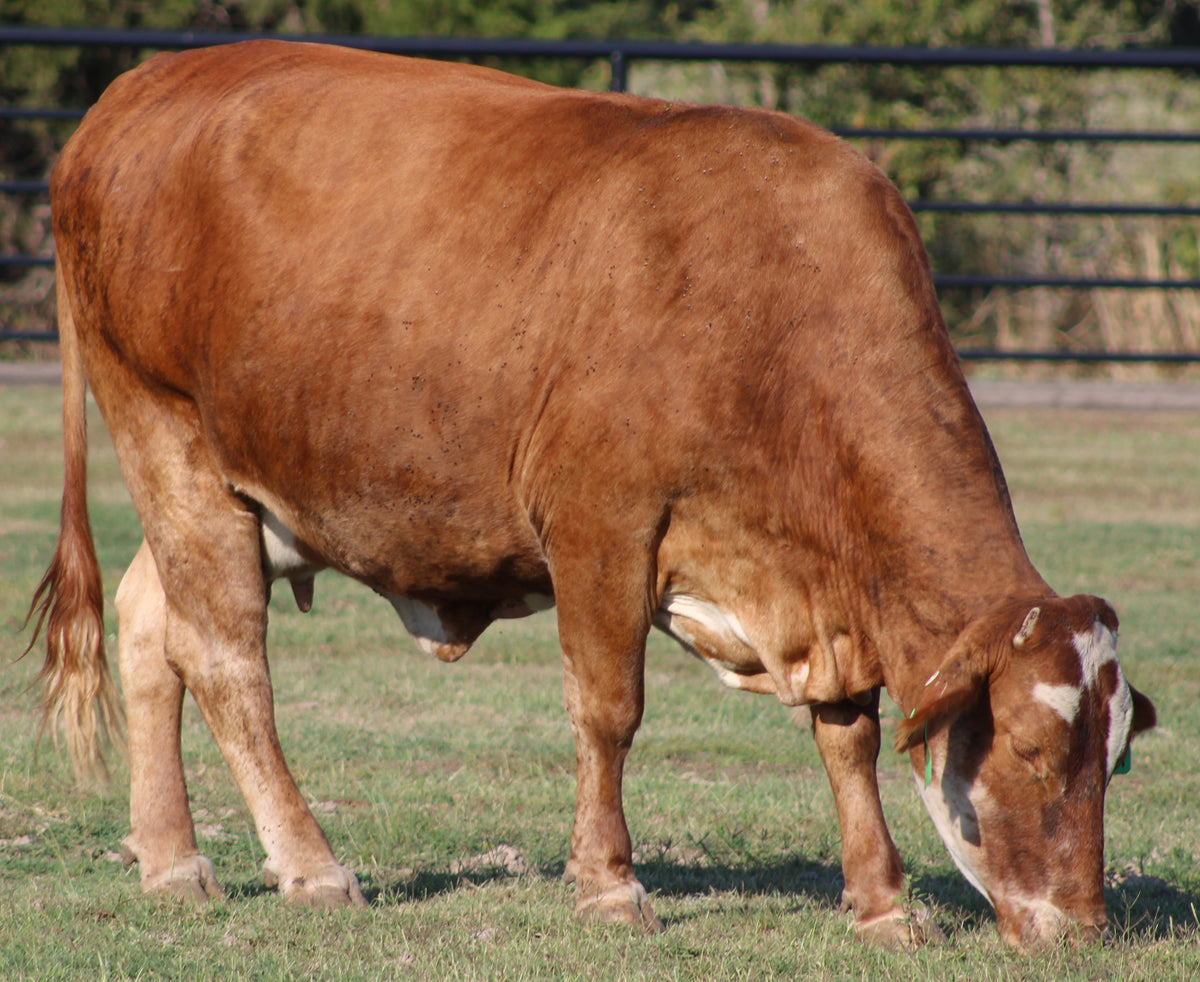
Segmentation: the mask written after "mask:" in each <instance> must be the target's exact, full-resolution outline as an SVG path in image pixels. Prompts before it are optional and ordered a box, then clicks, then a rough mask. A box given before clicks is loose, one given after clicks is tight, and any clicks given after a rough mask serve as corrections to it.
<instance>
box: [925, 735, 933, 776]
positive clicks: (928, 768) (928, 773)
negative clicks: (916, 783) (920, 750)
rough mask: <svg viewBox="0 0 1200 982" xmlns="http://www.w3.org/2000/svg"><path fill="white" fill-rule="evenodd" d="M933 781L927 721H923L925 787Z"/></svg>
mask: <svg viewBox="0 0 1200 982" xmlns="http://www.w3.org/2000/svg"><path fill="white" fill-rule="evenodd" d="M932 783H933V758H932V757H930V756H929V722H928V721H926V723H925V787H929V785H931V784H932Z"/></svg>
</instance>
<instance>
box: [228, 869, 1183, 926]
mask: <svg viewBox="0 0 1200 982" xmlns="http://www.w3.org/2000/svg"><path fill="white" fill-rule="evenodd" d="M562 873H563V867H562V865H561V864H558V865H553V866H548V867H543V868H541V869H539V870H538V871H537V872H536V873H531V874H522V875H533V876H539V877H541V878H543V879H547V880H561V878H562ZM638 876H639V878H640V880H641V881H642V884H643V885H644V886H645V887H646V889H647V890H648V891H649V892H650V893H651V895H658V896H666V897H674V898H682V897H702V896H707V895H709V894H712V893H730V892H735V893H743V894H748V895H751V896H756V895H757V896H785V897H794V898H796V899H797V900H798V901H803V902H804V903H805V904H808V903H811V904H813V905H816V906H826V907H828V908H830V909H836V908H837V907H838V905H839V903H840V901H841V892H842V872H841V867H840V865H839V864H838V863H836V862H827V861H821V860H813V859H806V858H804V857H801V856H790V857H781V859H780V860H779V861H778V862H767V863H758V864H754V863H751V864H739V865H732V864H720V863H715V864H714V863H706V864H703V865H700V864H687V863H681V862H676V861H671V860H667V859H658V860H654V859H652V860H649V861H646V862H642V863H640V864H638ZM516 878H517V876H516V875H514V874H513V873H511V872H508V871H506V870H503V869H500V868H495V869H479V870H472V871H467V872H461V873H451V872H448V871H447V872H439V871H419V872H416V873H414V874H412V875H410V876H407V877H405V878H403V879H396V880H392V881H390V882H388V881H381V880H374V879H372V878H370V877H369V876H366V877H364V879H363V883H362V887H363V896H364V897H365V899H366V900H367V903H369V904H370V905H371V906H374V907H386V906H392V905H400V904H404V903H412V902H420V901H422V900H428V899H431V898H433V897H437V896H440V895H444V894H449V893H453V892H454V891H456V890H460V889H463V888H464V887H465V886H471V887H477V886H484V885H486V884H489V883H497V882H501V881H505V880H512V879H516ZM265 892H267V891H266V888H265V887H263V886H261V884H258V885H255V884H252V883H250V884H246V883H244V884H239V885H232V887H231V889H230V890H229V894H230V896H231V897H257V896H260V895H262V894H263V893H265ZM913 894H914V896H915V897H916V898H917V899H919V900H921V901H922V902H924V903H926V904H928V905H930V906H931V907H932V908H933V910H934V914H935V917H936V919H937V920H938V922H939V924H940V925H941V926H942V927H943V929H945V930H946V932H947V934H950V935H954V934H958V933H961V932H967V933H971V932H975V931H979V930H987V929H988V928H992V929H994V925H995V916H994V914H993V912H992V908H991V906H990V905H989V904H988V903H987V901H986V900H985V899H984V898H983V897H981V896H980V895H979V894H978V893H976V892H975V890H974V889H973V888H972V887H970V886H969V885H968V884H967V883H966V881H965V880H963V879H962V878H961V877H960V876H958V875H957V874H953V873H951V874H926V875H921V876H915V877H914V878H913ZM1105 901H1106V903H1107V906H1108V912H1109V919H1110V935H1109V940H1110V942H1112V943H1117V944H1129V945H1137V944H1139V943H1145V942H1150V941H1168V940H1178V939H1180V937H1181V936H1184V935H1186V936H1190V937H1195V936H1196V934H1197V933H1198V932H1200V918H1198V917H1197V912H1198V911H1200V894H1196V893H1188V892H1186V891H1184V890H1181V889H1179V888H1178V887H1176V886H1175V885H1173V884H1171V883H1169V882H1167V881H1165V880H1162V879H1159V878H1157V877H1137V878H1134V879H1131V880H1130V881H1128V882H1126V883H1124V884H1121V885H1119V886H1116V887H1110V888H1108V889H1106V891H1105ZM676 919H677V918H673V920H676ZM684 919H686V918H684Z"/></svg>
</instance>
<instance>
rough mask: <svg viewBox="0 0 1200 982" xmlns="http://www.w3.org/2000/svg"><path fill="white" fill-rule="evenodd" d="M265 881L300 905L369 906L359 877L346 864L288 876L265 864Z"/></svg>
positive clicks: (320, 906)
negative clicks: (304, 874)
mask: <svg viewBox="0 0 1200 982" xmlns="http://www.w3.org/2000/svg"><path fill="white" fill-rule="evenodd" d="M263 883H264V884H266V886H267V887H268V888H273V887H278V888H279V893H280V895H282V897H283V899H284V900H286V901H287V902H288V903H289V904H295V905H296V906H298V907H318V908H323V909H326V910H328V909H331V908H334V907H365V906H366V905H367V902H366V901H365V900H363V895H362V891H361V890H359V888H358V880H357V879H356V878H355V876H354V874H353V873H351V872H350V871H349V870H348V869H346V867H345V866H338V865H336V864H331V865H330V866H327V867H325V868H324V869H322V870H320V871H319V872H317V873H314V874H312V875H309V876H286V875H280V873H279V872H278V871H277V870H276V869H275V868H274V867H272V866H271V865H270V862H269V861H268V862H266V863H263Z"/></svg>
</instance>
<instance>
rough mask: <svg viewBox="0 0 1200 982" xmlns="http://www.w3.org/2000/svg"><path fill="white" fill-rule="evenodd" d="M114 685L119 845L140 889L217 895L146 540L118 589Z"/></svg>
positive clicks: (163, 605)
mask: <svg viewBox="0 0 1200 982" xmlns="http://www.w3.org/2000/svg"><path fill="white" fill-rule="evenodd" d="M117 619H118V625H119V627H118V638H119V640H118V649H119V652H120V667H121V687H122V689H123V690H124V693H125V706H126V710H127V716H128V720H129V769H130V788H129V817H130V825H131V831H130V833H129V836H128V837H127V838H126V839H125V841H124V842H122V843H121V855H122V857H123V858H124V859H125V862H126V864H132V863H133V862H135V861H136V862H137V863H138V864H139V868H140V871H141V877H142V889H143V890H145V891H146V892H147V893H160V894H167V895H171V896H177V897H183V898H190V899H194V900H200V901H203V900H207V899H209V898H211V897H220V896H221V888H220V887H219V886H218V885H217V881H216V878H215V877H214V875H213V867H212V863H211V862H209V861H208V859H207V858H206V857H204V856H202V855H200V853H199V851H198V850H197V848H196V835H195V830H194V829H193V827H192V816H191V812H190V810H189V808H188V795H187V788H186V786H185V784H184V777H183V760H182V757H181V756H180V749H179V724H180V710H181V709H182V706H183V691H184V690H183V682H182V681H180V679H179V676H178V675H176V674H175V672H174V671H172V669H171V667H170V666H169V665H168V664H167V659H166V640H167V612H166V596H165V595H164V594H163V589H162V583H161V582H160V581H159V579H158V569H157V567H156V566H155V565H154V557H153V556H152V555H151V554H150V548H149V546H147V545H146V543H145V542H143V543H142V546H141V548H140V549H138V552H137V555H136V556H134V558H133V562H132V563H131V564H130V566H129V569H128V570H127V571H126V573H125V577H124V579H122V580H121V586H120V587H119V588H118V590H117Z"/></svg>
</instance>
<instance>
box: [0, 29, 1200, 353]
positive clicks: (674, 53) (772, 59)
mask: <svg viewBox="0 0 1200 982" xmlns="http://www.w3.org/2000/svg"><path fill="white" fill-rule="evenodd" d="M264 37H276V38H278V37H280V35H278V34H272V35H267V34H251V33H236V34H235V33H228V32H202V31H147V30H111V29H91V28H48V27H47V28H40V27H25V26H6V25H0V50H2V49H3V48H5V47H8V46H13V45H43V46H57V47H62V46H79V47H101V48H124V49H131V50H181V49H186V48H199V47H209V46H213V45H218V44H228V43H231V42H234V41H242V40H248V39H251V38H264ZM295 40H305V41H319V42H325V43H331V44H339V45H345V46H347V47H355V48H364V49H370V50H375V51H383V52H388V53H392V54H402V55H412V56H422V57H434V58H469V59H494V58H520V59H559V60H563V59H568V60H582V61H588V62H598V61H599V62H605V63H607V65H608V66H609V72H610V75H609V77H610V86H609V87H610V88H611V89H613V90H614V91H624V90H625V89H626V88H627V86H628V80H629V68H630V65H631V64H632V63H633V62H635V61H657V62H678V61H686V62H761V63H771V64H788V65H807V66H819V65H831V64H855V65H902V66H940V67H962V66H980V67H1010V68H1072V69H1080V70H1095V69H1154V70H1164V71H1187V72H1192V73H1200V49H1197V48H1169V49H1155V50H1133V49H1129V50H1091V49H1088V50H1060V49H1028V50H1026V49H993V48H970V49H951V48H932V49H928V48H889V47H837V46H819V45H770V44H700V43H675V42H660V41H620V40H611V41H591V40H575V41H539V40H521V39H487V38H392V37H370V36H361V35H350V36H332V35H324V36H318V35H305V36H304V37H302V38H295ZM82 116H83V110H82V109H64V108H60V107H45V108H28V107H11V106H0V121H2V120H5V119H10V120H18V119H53V120H73V119H79V118H81V117H82ZM833 131H834V132H835V133H837V134H838V135H840V136H843V137H845V138H848V139H886V140H952V141H959V142H962V143H969V144H983V143H1011V142H1014V141H1039V142H1053V143H1101V144H1104V143H1107V144H1119V143H1137V144H1145V145H1152V144H1167V143H1169V144H1200V130H1187V131H1164V130H1117V129H1112V130H1095V129H1072V130H1061V129H1056V130H1031V129H987V128H946V129H891V128H878V127H869V128H868V127H857V128H855V127H833ZM45 193H46V183H45V181H0V195H44V194H45ZM909 205H910V207H911V208H912V210H913V211H914V212H941V213H958V214H968V215H969V214H1005V215H1023V216H1030V215H1074V216H1084V217H1097V218H1104V217H1121V218H1128V217H1164V218H1200V206H1197V205H1190V204H1188V205H1183V204H1180V205H1174V204H1161V203H1118V202H1109V203H1087V204H1083V203H1077V202H1070V201H1058V202H1041V201H1038V202H1033V201H1018V202H990V203H980V202H969V201H929V200H915V201H910V202H909ZM53 262H54V260H53V257H52V256H44V255H42V256H35V255H3V256H0V269H3V268H10V269H11V268H20V267H38V266H51V265H53ZM934 282H935V284H936V285H937V287H938V289H939V290H941V291H947V290H962V289H996V288H999V289H1010V290H1011V289H1025V288H1031V287H1056V288H1067V289H1076V290H1090V289H1119V290H1200V279H1191V278H1184V279H1146V278H1130V277H1121V276H1107V277H1099V276H1055V275H1037V276H1014V275H1006V274H1005V273H1003V272H986V271H981V272H979V273H972V274H951V273H937V272H935V274H934ZM54 338H55V334H54V333H53V332H50V331H45V332H43V331H11V330H6V329H5V327H4V325H0V341H3V340H21V339H24V340H53V339H54ZM959 354H960V355H961V356H962V357H963V358H965V359H969V360H988V359H998V360H1014V361H1034V360H1036V361H1076V362H1081V361H1106V362H1159V363H1176V364H1178V363H1188V362H1200V351H1176V352H1136V351H1012V350H1003V351H999V350H992V349H960V351H959Z"/></svg>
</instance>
